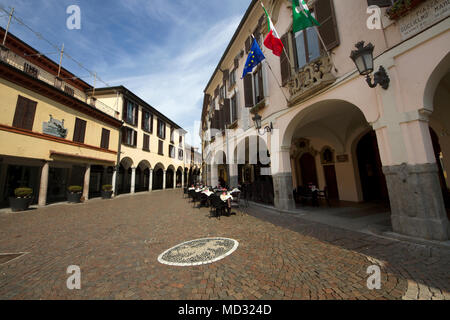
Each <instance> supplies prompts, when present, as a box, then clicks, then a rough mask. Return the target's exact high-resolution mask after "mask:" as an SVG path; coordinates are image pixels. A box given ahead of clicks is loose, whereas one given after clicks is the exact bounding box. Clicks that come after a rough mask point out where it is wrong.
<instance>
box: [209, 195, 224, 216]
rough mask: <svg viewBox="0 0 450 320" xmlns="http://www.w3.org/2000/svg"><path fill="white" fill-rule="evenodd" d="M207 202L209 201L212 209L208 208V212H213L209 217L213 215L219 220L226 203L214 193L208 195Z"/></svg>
mask: <svg viewBox="0 0 450 320" xmlns="http://www.w3.org/2000/svg"><path fill="white" fill-rule="evenodd" d="M209 202H210V204H211V209H212V210H210V213H211V212H214V213H215V214H214V215H213V216H211V217H215V218H219V220H220V216H221V215H222V214H223V211H224V210H225V208H226V206H227V205H226V203H225V202H223V201H222V200H221V199H220V197H219V196H217V195H215V194H212V195H211V196H210V197H209Z"/></svg>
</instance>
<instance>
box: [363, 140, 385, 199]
mask: <svg viewBox="0 0 450 320" xmlns="http://www.w3.org/2000/svg"><path fill="white" fill-rule="evenodd" d="M356 153H357V156H358V165H359V174H360V178H361V187H362V191H363V197H364V201H367V202H370V201H375V202H383V203H385V204H387V205H388V204H389V195H388V191H387V185H386V178H385V176H384V173H383V167H382V164H381V158H380V153H379V149H378V142H377V137H376V134H375V131H371V132H369V133H368V134H366V135H365V136H364V137H363V138H362V139H361V140H360V141H359V143H358V147H357V150H356Z"/></svg>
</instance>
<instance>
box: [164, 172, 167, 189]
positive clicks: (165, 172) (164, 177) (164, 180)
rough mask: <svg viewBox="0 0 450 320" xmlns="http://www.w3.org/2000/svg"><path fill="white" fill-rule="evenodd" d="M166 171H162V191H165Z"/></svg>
mask: <svg viewBox="0 0 450 320" xmlns="http://www.w3.org/2000/svg"><path fill="white" fill-rule="evenodd" d="M166 173H167V171H166V170H163V190H166Z"/></svg>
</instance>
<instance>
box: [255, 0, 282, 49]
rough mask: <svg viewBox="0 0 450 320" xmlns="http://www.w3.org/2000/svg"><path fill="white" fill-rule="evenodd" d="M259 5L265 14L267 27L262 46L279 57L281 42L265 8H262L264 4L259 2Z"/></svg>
mask: <svg viewBox="0 0 450 320" xmlns="http://www.w3.org/2000/svg"><path fill="white" fill-rule="evenodd" d="M261 5H262V7H263V9H264V12H265V13H266V17H267V25H268V26H269V34H268V35H267V37H266V39H265V40H264V45H265V46H266V47H267V48H268V49H270V50H272V52H273V54H274V55H276V56H278V57H281V54H282V53H283V47H284V46H283V42H281V39H280V36H279V35H278V32H277V30H275V26H274V25H273V23H272V19H270V16H269V14H268V13H267V10H266V8H265V7H264V4H263V3H262V2H261Z"/></svg>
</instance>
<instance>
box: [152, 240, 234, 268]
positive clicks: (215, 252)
mask: <svg viewBox="0 0 450 320" xmlns="http://www.w3.org/2000/svg"><path fill="white" fill-rule="evenodd" d="M238 246H239V243H238V242H237V241H236V240H233V239H226V238H207V239H198V240H192V241H188V242H185V243H182V244H179V245H177V246H175V247H173V248H171V249H169V250H167V251H165V252H164V253H162V254H161V255H160V256H159V257H158V261H159V262H160V263H162V264H167V265H170V266H180V267H188V266H199V265H203V264H209V263H213V262H216V261H219V260H222V259H223V258H225V257H227V256H229V255H230V254H232V253H233V252H234V251H236V249H237V248H238Z"/></svg>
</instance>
